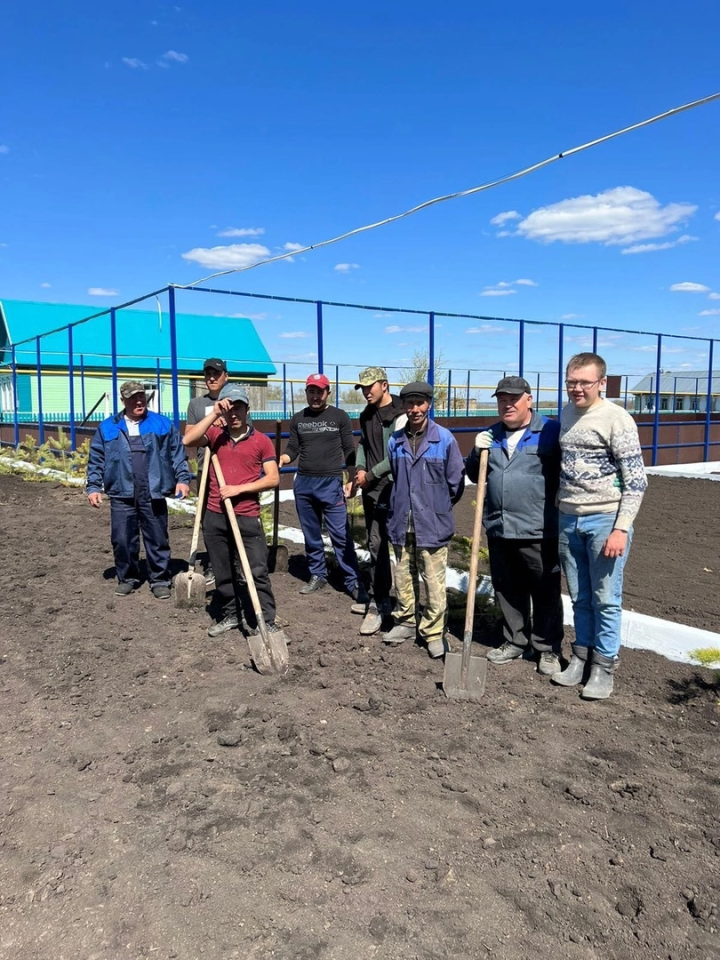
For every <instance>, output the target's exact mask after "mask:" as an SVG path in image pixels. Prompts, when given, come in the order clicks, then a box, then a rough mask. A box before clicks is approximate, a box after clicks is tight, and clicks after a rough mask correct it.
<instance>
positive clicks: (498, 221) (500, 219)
mask: <svg viewBox="0 0 720 960" xmlns="http://www.w3.org/2000/svg"><path fill="white" fill-rule="evenodd" d="M521 219H522V217H521V214H519V213H518V212H517V210H506V211H505V212H504V213H498V214H497V216H495V217H493V218H492V220H491V221H490V223H492V224H493V226H495V227H501V226H502V225H503V224H504V223H507V222H508V220H521Z"/></svg>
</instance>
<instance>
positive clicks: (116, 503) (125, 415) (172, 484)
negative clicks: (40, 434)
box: [87, 380, 190, 600]
mask: <svg viewBox="0 0 720 960" xmlns="http://www.w3.org/2000/svg"><path fill="white" fill-rule="evenodd" d="M120 397H121V399H122V402H123V407H124V409H123V412H122V413H119V414H117V415H116V416H114V417H108V419H107V420H103V422H102V423H101V424H100V426H99V427H98V428H97V430H96V431H95V436H94V437H93V439H92V443H91V444H90V455H89V457H88V468H87V495H88V500H89V502H90V504H91V506H93V507H99V506H100V504H101V503H102V492H103V490H104V491H105V493H106V494H107V495H108V497H110V527H111V532H110V537H111V541H112V547H113V554H114V556H115V571H116V573H117V578H118V584H117V587H116V588H115V593H117V594H120V596H125V595H127V594H130V593H132V592H133V590H134V589H136V588H137V587H138V586H140V572H139V570H138V561H139V558H140V531H142V537H143V543H144V545H145V556H146V558H147V566H148V574H149V580H150V589H151V591H152V594H153V596H154V597H155V598H156V599H157V600H167V599H168V598H169V597H170V582H171V581H170V541H169V538H168V511H167V503H166V502H165V497H170V496H175V497H178V498H179V499H183V498H184V497H186V496H187V492H188V488H189V484H190V470H189V469H188V463H187V456H186V454H185V447H184V446H183V442H182V438H181V437H180V434H179V433H178V431H177V430H176V429H175V427H174V426H173V425H172V423H171V422H170V421H169V420H168V419H167V417H162V416H160V414H158V413H153V412H152V411H150V410H148V406H147V397H146V395H145V388H144V387H143V385H142V383H140V382H139V381H137V380H128V381H127V382H126V383H123V385H122V386H121V387H120Z"/></svg>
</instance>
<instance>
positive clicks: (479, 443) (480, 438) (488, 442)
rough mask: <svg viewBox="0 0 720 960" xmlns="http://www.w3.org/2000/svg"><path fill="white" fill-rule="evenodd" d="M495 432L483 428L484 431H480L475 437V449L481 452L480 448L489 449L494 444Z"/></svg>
mask: <svg viewBox="0 0 720 960" xmlns="http://www.w3.org/2000/svg"><path fill="white" fill-rule="evenodd" d="M493 439H494V438H493V432H492V430H483V432H482V433H479V434H478V435H477V436H476V437H475V449H476V450H477V451H478V452H479V451H480V450H489V449H490V447H491V446H492V445H493Z"/></svg>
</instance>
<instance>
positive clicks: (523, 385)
mask: <svg viewBox="0 0 720 960" xmlns="http://www.w3.org/2000/svg"><path fill="white" fill-rule="evenodd" d="M499 393H514V394H517V395H518V396H520V394H521V393H532V387H531V386H530V384H529V383H528V382H527V380H526V379H525V377H503V378H502V380H501V381H500V382H499V383H498V385H497V389H496V390H495V393H494V394H493V396H494V397H496V396H497V395H498V394H499Z"/></svg>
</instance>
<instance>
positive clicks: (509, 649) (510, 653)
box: [487, 640, 525, 663]
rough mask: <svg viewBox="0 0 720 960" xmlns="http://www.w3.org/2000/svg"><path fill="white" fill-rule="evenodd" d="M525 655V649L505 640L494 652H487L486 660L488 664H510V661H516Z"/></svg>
mask: <svg viewBox="0 0 720 960" xmlns="http://www.w3.org/2000/svg"><path fill="white" fill-rule="evenodd" d="M523 653H525V647H518V646H517V644H515V643H510V641H509V640H506V641H505V643H504V644H503V645H502V646H501V647H498V648H497V649H496V650H489V651H488V653H487V658H488V660H489V661H490V663H510V661H511V660H517V659H518V657H522V655H523Z"/></svg>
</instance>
